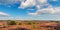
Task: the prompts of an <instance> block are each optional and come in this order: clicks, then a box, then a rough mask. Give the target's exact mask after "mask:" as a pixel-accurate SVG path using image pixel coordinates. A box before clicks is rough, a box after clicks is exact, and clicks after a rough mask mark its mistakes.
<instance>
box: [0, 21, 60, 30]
mask: <svg viewBox="0 0 60 30" xmlns="http://www.w3.org/2000/svg"><path fill="white" fill-rule="evenodd" d="M0 30H60V22H59V21H11V20H9V21H0Z"/></svg>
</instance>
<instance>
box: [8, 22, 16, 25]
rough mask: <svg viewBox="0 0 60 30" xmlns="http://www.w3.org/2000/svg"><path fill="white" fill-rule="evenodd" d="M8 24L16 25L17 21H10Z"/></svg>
mask: <svg viewBox="0 0 60 30" xmlns="http://www.w3.org/2000/svg"><path fill="white" fill-rule="evenodd" d="M7 24H8V25H16V22H15V21H8V22H7Z"/></svg>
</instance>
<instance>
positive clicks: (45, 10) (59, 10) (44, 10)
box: [28, 6, 60, 16]
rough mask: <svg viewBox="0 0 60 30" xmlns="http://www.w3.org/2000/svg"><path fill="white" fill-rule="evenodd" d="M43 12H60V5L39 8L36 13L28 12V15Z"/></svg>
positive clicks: (52, 13)
mask: <svg viewBox="0 0 60 30" xmlns="http://www.w3.org/2000/svg"><path fill="white" fill-rule="evenodd" d="M41 14H51V15H54V14H60V7H52V6H48V7H47V8H43V9H39V8H38V10H37V11H36V12H35V13H28V15H33V16H34V15H41Z"/></svg>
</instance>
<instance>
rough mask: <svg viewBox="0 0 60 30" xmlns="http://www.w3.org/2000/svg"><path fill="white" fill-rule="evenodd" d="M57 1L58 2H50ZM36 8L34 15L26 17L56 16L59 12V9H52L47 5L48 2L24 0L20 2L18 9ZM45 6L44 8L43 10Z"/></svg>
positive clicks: (46, 0)
mask: <svg viewBox="0 0 60 30" xmlns="http://www.w3.org/2000/svg"><path fill="white" fill-rule="evenodd" d="M51 1H58V0H51ZM31 6H36V8H37V11H36V12H35V13H28V15H40V14H57V13H59V12H60V10H59V9H60V7H53V6H52V5H51V4H49V3H48V0H26V1H25V2H24V1H22V3H21V6H20V8H26V7H31ZM44 6H47V7H46V8H43V7H44Z"/></svg>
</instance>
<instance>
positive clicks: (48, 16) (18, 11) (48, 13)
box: [0, 0, 60, 20]
mask: <svg viewBox="0 0 60 30" xmlns="http://www.w3.org/2000/svg"><path fill="white" fill-rule="evenodd" d="M4 19H5V20H6V19H11V20H60V0H0V20H4Z"/></svg>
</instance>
